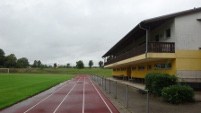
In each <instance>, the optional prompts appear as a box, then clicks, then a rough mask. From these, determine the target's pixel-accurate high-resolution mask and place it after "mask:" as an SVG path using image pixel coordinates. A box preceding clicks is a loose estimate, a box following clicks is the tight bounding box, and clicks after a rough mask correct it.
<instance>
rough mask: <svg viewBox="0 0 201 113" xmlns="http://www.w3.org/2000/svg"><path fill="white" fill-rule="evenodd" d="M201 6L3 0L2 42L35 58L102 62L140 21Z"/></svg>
mask: <svg viewBox="0 0 201 113" xmlns="http://www.w3.org/2000/svg"><path fill="white" fill-rule="evenodd" d="M200 6H201V2H200V0H1V1H0V48H1V49H3V50H4V52H5V53H6V55H9V54H11V53H13V54H15V55H16V57H17V58H21V57H26V58H28V60H29V62H30V64H32V63H33V61H34V60H41V62H42V63H44V64H53V63H58V64H62V65H64V64H67V63H70V64H71V65H75V62H76V61H78V60H82V61H84V63H85V65H86V66H87V65H88V61H89V60H93V61H94V64H95V65H98V62H99V61H100V60H103V59H102V58H101V57H102V55H103V54H105V53H106V52H107V51H108V50H109V49H110V48H111V47H112V46H113V45H114V44H116V43H117V42H118V41H119V40H120V39H121V38H123V37H124V36H125V35H126V34H127V33H128V32H129V31H130V30H131V29H133V28H134V27H135V26H136V25H137V24H138V23H139V22H140V21H142V20H145V19H149V18H153V17H156V16H161V15H164V14H169V13H174V12H178V11H183V10H188V9H192V8H194V7H200Z"/></svg>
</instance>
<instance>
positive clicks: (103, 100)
mask: <svg viewBox="0 0 201 113" xmlns="http://www.w3.org/2000/svg"><path fill="white" fill-rule="evenodd" d="M88 78H89V77H88ZM89 80H90V81H91V79H90V78H89ZM91 83H92V85H93V86H94V88H95V89H96V91H97V93H98V95H99V96H100V97H101V99H102V101H103V102H104V103H105V105H106V106H107V108H108V110H109V111H110V113H113V112H112V110H111V109H110V107H109V106H108V104H107V103H106V102H105V100H104V99H103V97H102V95H101V94H100V92H99V91H98V90H97V88H96V87H95V85H94V83H93V82H92V81H91Z"/></svg>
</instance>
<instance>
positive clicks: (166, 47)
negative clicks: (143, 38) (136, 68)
mask: <svg viewBox="0 0 201 113" xmlns="http://www.w3.org/2000/svg"><path fill="white" fill-rule="evenodd" d="M145 51H146V44H143V45H140V46H138V47H136V48H133V49H131V50H129V51H127V52H126V53H123V54H121V55H119V56H117V57H116V58H113V59H110V60H108V61H107V62H105V64H104V65H109V64H112V63H115V62H118V61H121V60H125V59H128V58H131V57H134V56H137V55H141V54H144V53H145ZM148 53H175V43H174V42H148Z"/></svg>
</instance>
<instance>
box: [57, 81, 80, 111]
mask: <svg viewBox="0 0 201 113" xmlns="http://www.w3.org/2000/svg"><path fill="white" fill-rule="evenodd" d="M79 81H80V79H79V80H78V81H77V82H79ZM77 82H76V84H77ZM76 84H74V85H73V87H72V88H71V89H70V91H69V92H68V93H67V94H66V96H65V97H64V98H63V100H62V101H61V102H60V104H59V105H58V106H57V108H56V109H55V110H54V112H53V113H56V111H57V110H58V109H59V107H60V106H61V104H62V103H63V102H64V101H65V100H66V98H67V97H68V95H69V94H70V93H71V92H72V90H73V89H74V88H75V85H76Z"/></svg>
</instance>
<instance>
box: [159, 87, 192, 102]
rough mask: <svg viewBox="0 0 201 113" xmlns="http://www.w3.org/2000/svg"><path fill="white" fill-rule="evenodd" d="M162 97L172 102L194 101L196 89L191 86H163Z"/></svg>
mask: <svg viewBox="0 0 201 113" xmlns="http://www.w3.org/2000/svg"><path fill="white" fill-rule="evenodd" d="M162 98H163V100H164V101H166V102H169V103H172V104H179V103H184V102H193V101H194V91H193V89H192V88H191V87H190V86H182V85H173V86H169V87H165V88H163V90H162Z"/></svg>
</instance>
